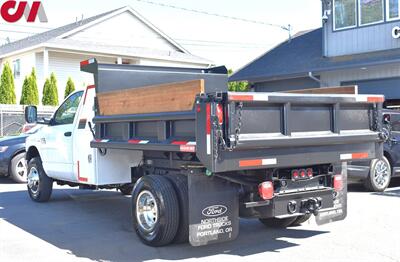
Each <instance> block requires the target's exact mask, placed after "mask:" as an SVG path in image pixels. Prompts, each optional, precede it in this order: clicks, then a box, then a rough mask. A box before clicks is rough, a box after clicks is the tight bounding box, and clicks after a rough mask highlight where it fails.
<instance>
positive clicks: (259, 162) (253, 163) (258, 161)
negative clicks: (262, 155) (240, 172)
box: [239, 159, 263, 167]
mask: <svg viewBox="0 0 400 262" xmlns="http://www.w3.org/2000/svg"><path fill="white" fill-rule="evenodd" d="M262 164H263V163H262V159H254V160H240V161H239V166H240V167H251V166H262Z"/></svg>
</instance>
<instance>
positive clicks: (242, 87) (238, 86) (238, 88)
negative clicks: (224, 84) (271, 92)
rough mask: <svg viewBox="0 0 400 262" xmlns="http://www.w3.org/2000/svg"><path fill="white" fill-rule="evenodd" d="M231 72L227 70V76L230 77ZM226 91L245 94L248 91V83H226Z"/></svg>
mask: <svg viewBox="0 0 400 262" xmlns="http://www.w3.org/2000/svg"><path fill="white" fill-rule="evenodd" d="M232 73H233V70H232V69H229V70H228V74H229V75H232ZM228 90H229V91H232V92H246V91H248V90H249V83H248V82H243V81H242V82H229V83H228Z"/></svg>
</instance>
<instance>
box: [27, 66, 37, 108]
mask: <svg viewBox="0 0 400 262" xmlns="http://www.w3.org/2000/svg"><path fill="white" fill-rule="evenodd" d="M29 83H30V86H31V90H32V105H36V106H37V105H39V89H38V85H37V77H36V70H35V68H32V72H31V75H30V77H29Z"/></svg>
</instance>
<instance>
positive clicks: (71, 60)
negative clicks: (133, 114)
mask: <svg viewBox="0 0 400 262" xmlns="http://www.w3.org/2000/svg"><path fill="white" fill-rule="evenodd" d="M92 57H96V58H97V60H98V61H99V62H100V63H111V64H114V63H118V64H139V65H157V66H179V67H209V66H210V65H211V64H212V62H211V61H209V60H207V59H204V58H201V57H198V56H195V55H192V54H191V53H190V52H188V51H187V50H186V49H184V48H183V47H182V46H180V45H179V44H178V43H176V42H175V41H174V40H173V39H171V38H170V37H168V36H167V35H166V34H164V33H163V32H162V31H161V30H160V29H158V28H157V27H155V26H154V25H153V24H151V23H150V22H149V21H147V20H146V19H145V18H144V17H142V16H141V15H140V14H139V13H137V12H136V11H135V10H133V9H132V8H131V7H123V8H119V9H116V10H112V11H109V12H106V13H103V14H100V15H97V16H93V17H90V18H87V19H84V20H82V21H78V22H75V23H72V24H68V25H65V26H62V27H59V28H56V29H52V30H50V31H46V32H44V33H40V34H36V35H33V36H30V37H27V38H24V39H21V40H18V41H15V42H12V43H9V44H6V45H3V46H1V47H0V64H1V69H2V68H3V66H4V64H5V62H9V63H10V65H11V67H12V69H13V72H14V77H15V86H16V95H17V102H19V98H20V96H21V89H22V84H23V81H24V78H25V76H26V75H28V74H30V72H31V70H32V68H33V67H34V68H36V72H37V76H38V86H39V93H40V96H41V95H42V88H43V84H44V81H45V79H46V78H47V77H49V76H50V74H51V73H52V72H54V73H55V74H56V76H57V80H58V89H59V91H58V92H59V99H60V101H62V99H63V96H64V90H65V85H66V82H67V79H68V77H71V78H72V79H73V81H74V82H75V86H76V88H77V89H81V88H84V87H85V86H86V85H89V84H92V83H93V80H92V76H91V75H90V74H87V73H82V72H80V64H79V63H80V61H83V60H86V59H89V58H92ZM40 98H41V97H40Z"/></svg>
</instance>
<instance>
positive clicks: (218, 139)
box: [213, 102, 243, 159]
mask: <svg viewBox="0 0 400 262" xmlns="http://www.w3.org/2000/svg"><path fill="white" fill-rule="evenodd" d="M237 112H238V118H237V126H236V128H235V141H234V142H233V143H230V145H229V146H228V145H227V143H226V141H225V139H224V132H223V130H222V126H221V125H220V124H219V122H218V117H214V121H213V126H214V128H215V130H216V132H215V139H214V158H215V159H217V158H218V148H219V147H221V148H222V150H228V151H230V152H232V151H233V150H235V148H236V147H237V145H238V144H239V137H240V131H241V128H242V124H243V122H242V118H243V102H240V103H238V106H237Z"/></svg>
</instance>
